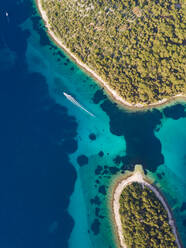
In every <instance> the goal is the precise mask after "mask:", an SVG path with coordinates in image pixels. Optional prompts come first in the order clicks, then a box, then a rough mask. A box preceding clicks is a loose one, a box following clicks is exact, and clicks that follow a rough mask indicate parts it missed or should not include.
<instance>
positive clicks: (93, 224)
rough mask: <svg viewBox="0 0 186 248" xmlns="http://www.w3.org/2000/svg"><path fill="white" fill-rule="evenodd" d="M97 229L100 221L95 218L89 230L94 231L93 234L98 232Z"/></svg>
mask: <svg viewBox="0 0 186 248" xmlns="http://www.w3.org/2000/svg"><path fill="white" fill-rule="evenodd" d="M99 229H100V221H99V220H98V219H95V220H94V221H93V223H92V225H91V230H92V232H93V233H94V235H98V234H99Z"/></svg>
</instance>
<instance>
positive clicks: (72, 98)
mask: <svg viewBox="0 0 186 248" xmlns="http://www.w3.org/2000/svg"><path fill="white" fill-rule="evenodd" d="M63 95H64V96H65V97H66V98H67V99H68V100H69V101H71V102H72V103H73V104H75V105H76V106H78V107H79V108H81V109H83V110H84V111H85V112H87V113H88V114H89V115H90V116H92V117H95V115H94V114H92V113H91V112H89V111H88V110H87V109H85V108H84V107H83V106H82V105H81V104H80V103H79V102H77V101H76V99H75V98H74V97H72V96H71V95H69V94H67V93H65V92H63Z"/></svg>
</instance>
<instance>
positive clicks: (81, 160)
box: [77, 155, 88, 166]
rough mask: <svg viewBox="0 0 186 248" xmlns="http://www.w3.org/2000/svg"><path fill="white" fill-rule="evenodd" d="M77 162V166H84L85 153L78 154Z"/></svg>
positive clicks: (86, 161)
mask: <svg viewBox="0 0 186 248" xmlns="http://www.w3.org/2000/svg"><path fill="white" fill-rule="evenodd" d="M77 162H78V164H79V166H84V165H86V164H88V157H87V156H86V155H80V156H79V157H78V158H77Z"/></svg>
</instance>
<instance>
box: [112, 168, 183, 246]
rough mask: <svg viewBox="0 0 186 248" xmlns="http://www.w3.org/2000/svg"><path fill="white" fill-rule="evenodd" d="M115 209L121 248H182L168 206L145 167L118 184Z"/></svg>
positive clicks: (113, 203) (114, 215)
mask: <svg viewBox="0 0 186 248" xmlns="http://www.w3.org/2000/svg"><path fill="white" fill-rule="evenodd" d="M112 209H113V217H114V222H115V225H116V227H117V228H116V229H117V230H116V233H117V236H118V240H119V243H120V247H122V248H156V247H157V248H181V247H182V246H181V243H180V241H179V238H178V234H177V230H176V227H175V223H174V219H173V216H172V213H171V210H170V208H169V206H168V204H167V203H166V201H165V199H164V197H163V196H162V194H161V193H160V192H159V190H158V189H157V188H156V187H155V186H153V185H152V184H151V182H150V181H149V180H148V179H147V178H146V177H145V175H144V172H143V169H142V167H141V166H139V165H137V166H136V167H135V171H134V172H132V173H131V172H130V173H128V174H127V175H126V176H124V178H123V179H122V180H120V181H119V183H117V185H116V187H115V189H114V191H113V200H112Z"/></svg>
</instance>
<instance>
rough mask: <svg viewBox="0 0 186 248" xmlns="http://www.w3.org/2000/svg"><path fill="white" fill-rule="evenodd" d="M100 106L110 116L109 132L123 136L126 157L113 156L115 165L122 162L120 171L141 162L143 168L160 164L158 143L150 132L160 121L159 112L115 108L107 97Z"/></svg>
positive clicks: (162, 160) (161, 161)
mask: <svg viewBox="0 0 186 248" xmlns="http://www.w3.org/2000/svg"><path fill="white" fill-rule="evenodd" d="M101 107H102V109H103V110H104V111H105V112H106V113H107V114H108V116H109V117H110V130H111V132H112V133H113V134H115V135H118V136H124V138H125V140H126V154H127V156H125V157H122V158H121V157H117V158H115V163H116V166H117V168H118V164H119V163H120V162H122V164H123V166H122V170H123V169H126V168H128V166H132V167H133V166H134V165H135V164H142V165H143V166H144V168H145V169H146V168H148V169H150V170H151V171H155V170H156V168H157V167H158V166H159V165H160V164H163V162H164V158H163V155H162V153H161V143H160V141H159V140H158V138H157V137H156V136H155V135H154V130H155V129H156V127H157V126H158V125H160V124H161V118H162V114H161V112H160V111H158V110H152V111H145V112H136V113H130V112H127V111H124V110H123V111H121V110H119V108H118V107H117V105H116V104H114V103H112V102H110V101H108V100H105V101H104V102H103V103H102V104H101ZM111 173H115V172H114V171H113V172H111Z"/></svg>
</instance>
